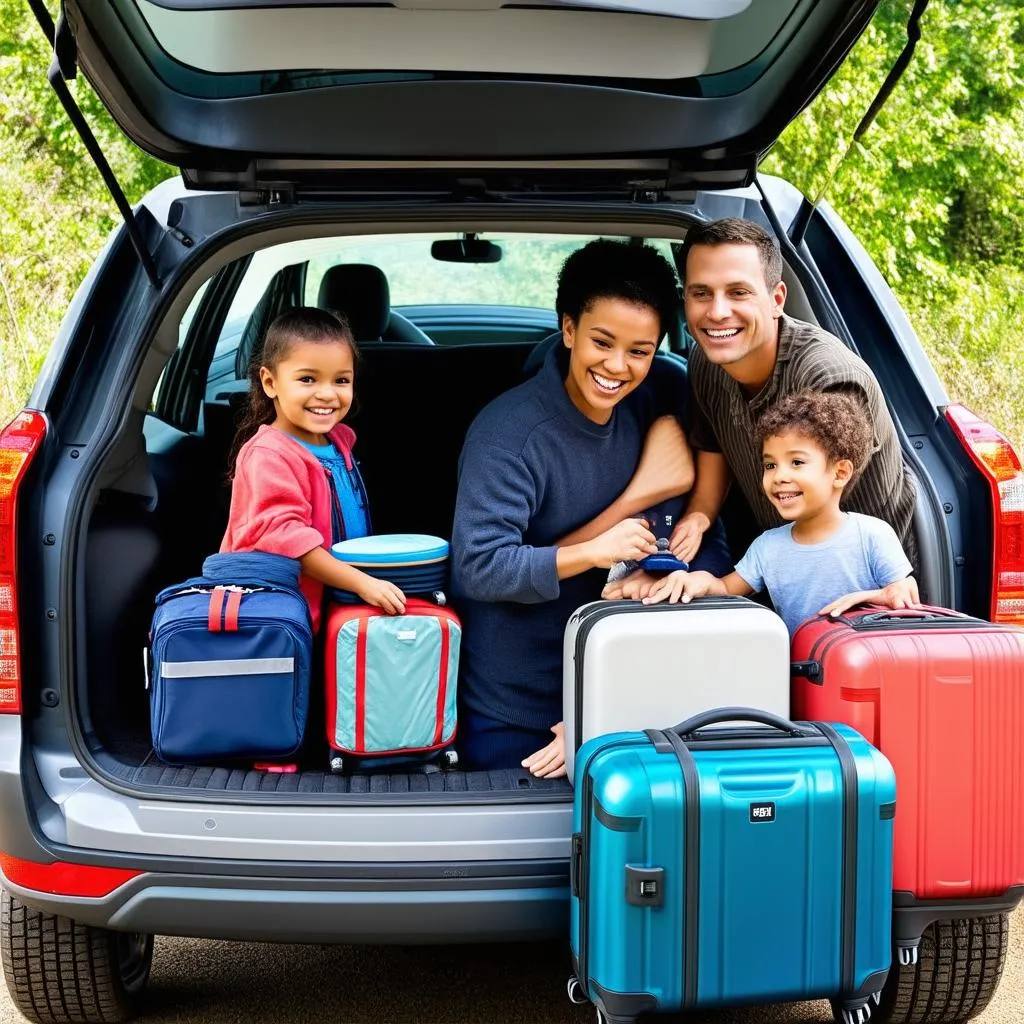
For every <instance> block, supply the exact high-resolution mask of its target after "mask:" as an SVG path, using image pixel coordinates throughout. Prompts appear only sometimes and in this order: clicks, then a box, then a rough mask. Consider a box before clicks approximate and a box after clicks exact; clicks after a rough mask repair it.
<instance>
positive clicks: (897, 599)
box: [882, 576, 921, 608]
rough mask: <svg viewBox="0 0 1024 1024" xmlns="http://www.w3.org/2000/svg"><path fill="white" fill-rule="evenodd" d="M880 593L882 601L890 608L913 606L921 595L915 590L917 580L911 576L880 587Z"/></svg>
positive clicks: (919, 600) (917, 602) (918, 601)
mask: <svg viewBox="0 0 1024 1024" xmlns="http://www.w3.org/2000/svg"><path fill="white" fill-rule="evenodd" d="M882 594H883V595H884V596H883V598H882V603H883V604H887V605H888V606H889V607H890V608H913V607H915V606H916V605H919V604H920V603H921V597H920V595H919V594H918V592H917V580H915V579H914V577H913V576H908V577H907V578H906V579H902V580H896V582H895V583H890V584H889V586H887V587H882Z"/></svg>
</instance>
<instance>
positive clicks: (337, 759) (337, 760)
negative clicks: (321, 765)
mask: <svg viewBox="0 0 1024 1024" xmlns="http://www.w3.org/2000/svg"><path fill="white" fill-rule="evenodd" d="M344 771H345V758H343V757H342V756H341V755H340V754H335V755H334V756H333V757H332V758H331V773H332V774H334V775H342V774H344Z"/></svg>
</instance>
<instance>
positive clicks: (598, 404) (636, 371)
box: [562, 299, 661, 423]
mask: <svg viewBox="0 0 1024 1024" xmlns="http://www.w3.org/2000/svg"><path fill="white" fill-rule="evenodd" d="M562 336H563V340H564V343H565V347H566V348H567V349H568V350H569V374H568V376H567V377H566V379H565V390H566V391H567V392H568V393H569V397H570V398H571V399H572V404H573V405H575V406H576V408H577V409H579V411H580V412H581V413H583V415H584V416H586V417H587V419H588V420H591V421H592V422H594V423H607V422H608V420H610V419H611V415H612V410H613V409H614V408H615V406H616V405H618V403H619V402H621V401H622V399H623V398H625V397H626V395H628V394H629V393H630V392H631V391H633V390H635V389H636V388H637V387H638V386H639V385H640V384H641V383H642V382H643V380H644V378H645V377H646V376H647V374H648V372H649V371H650V369H651V362H652V360H653V359H654V353H655V352H656V351H657V348H658V344H659V343H660V341H661V320H660V318H659V317H658V314H657V312H655V310H653V309H651V308H650V307H649V306H636V305H634V304H633V303H631V302H626V301H625V300H624V299H595V300H594V301H593V302H592V303H591V304H590V306H589V307H588V308H587V309H586V310H584V312H583V314H582V315H581V316H580V319H579V322H578V323H576V322H574V321H573V319H572V317H569V316H565V317H563V318H562Z"/></svg>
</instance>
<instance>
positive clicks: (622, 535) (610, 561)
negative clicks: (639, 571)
mask: <svg viewBox="0 0 1024 1024" xmlns="http://www.w3.org/2000/svg"><path fill="white" fill-rule="evenodd" d="M587 548H588V553H589V555H590V559H591V562H592V563H593V565H594V567H595V568H597V569H609V568H611V566H612V565H614V564H615V563H616V562H639V561H640V559H641V558H646V557H647V556H648V555H653V554H654V553H655V552H656V551H657V550H658V542H657V538H656V537H655V536H654V534H653V533H651V531H650V530H649V529H648V528H647V523H646V521H645V520H643V519H623V520H622V522H621V523H617V524H616V525H615V526H613V527H612V528H611V529H610V530H605V532H604V533H602V534H601V535H600V536H598V537H595V538H594V539H593V540H591V541H588V542H587Z"/></svg>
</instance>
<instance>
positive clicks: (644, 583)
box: [601, 569, 661, 601]
mask: <svg viewBox="0 0 1024 1024" xmlns="http://www.w3.org/2000/svg"><path fill="white" fill-rule="evenodd" d="M660 582H661V577H660V576H652V575H651V574H650V573H646V572H644V571H643V569H639V570H637V572H634V573H630V575H629V576H626V577H624V578H623V579H621V580H616V581H615V582H614V583H608V584H607V585H606V586H605V588H604V590H602V591H601V597H603V598H604V599H605V600H606V601H618V600H623V599H625V600H628V601H636V600H639V599H640V598H644V597H646V596H647V595H648V593H650V591H651V589H652V588H653V587H654V585H655V584H656V583H660Z"/></svg>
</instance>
